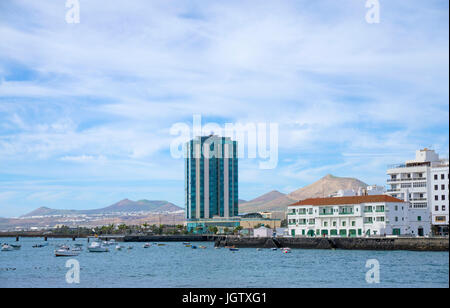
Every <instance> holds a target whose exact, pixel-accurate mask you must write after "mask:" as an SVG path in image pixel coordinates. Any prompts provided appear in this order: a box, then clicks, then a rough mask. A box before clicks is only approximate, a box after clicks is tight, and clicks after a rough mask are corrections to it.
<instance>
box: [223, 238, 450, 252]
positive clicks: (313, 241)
mask: <svg viewBox="0 0 450 308" xmlns="http://www.w3.org/2000/svg"><path fill="white" fill-rule="evenodd" d="M214 245H215V247H236V248H286V247H288V248H292V249H346V250H410V251H449V238H448V237H428V238H427V237H421V238H413V237H352V238H344V237H278V238H275V237H258V238H255V237H217V238H216V241H215V243H214Z"/></svg>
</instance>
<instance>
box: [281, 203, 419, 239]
mask: <svg viewBox="0 0 450 308" xmlns="http://www.w3.org/2000/svg"><path fill="white" fill-rule="evenodd" d="M408 209H409V206H408V203H406V202H404V201H403V200H400V199H397V198H394V197H391V196H387V195H365V196H347V197H331V198H311V199H306V200H302V201H299V202H297V203H294V204H292V205H289V206H288V213H287V216H288V229H289V234H290V235H292V236H345V237H347V236H351V237H358V236H371V235H403V234H413V233H412V232H411V231H412V230H411V229H410V228H409V225H408V219H409V218H408Z"/></svg>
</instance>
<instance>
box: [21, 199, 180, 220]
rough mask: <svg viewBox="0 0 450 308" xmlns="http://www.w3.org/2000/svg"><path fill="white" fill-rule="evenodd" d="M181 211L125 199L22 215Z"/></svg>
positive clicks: (161, 203) (163, 203) (159, 203)
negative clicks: (98, 206)
mask: <svg viewBox="0 0 450 308" xmlns="http://www.w3.org/2000/svg"><path fill="white" fill-rule="evenodd" d="M180 210H183V209H182V208H180V207H179V206H177V205H175V204H173V203H170V202H168V201H160V200H153V201H152V200H139V201H132V200H129V199H124V200H122V201H119V202H117V203H114V204H112V205H110V206H108V207H105V208H101V209H95V210H57V209H51V208H48V207H40V208H38V209H36V210H34V211H32V212H30V213H28V214H25V215H22V216H21V217H22V218H23V217H32V216H54V215H82V214H86V215H92V214H108V213H130V212H152V213H164V212H176V211H180Z"/></svg>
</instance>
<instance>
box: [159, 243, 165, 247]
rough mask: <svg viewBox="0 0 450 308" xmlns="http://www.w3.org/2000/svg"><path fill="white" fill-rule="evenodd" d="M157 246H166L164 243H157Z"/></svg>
mask: <svg viewBox="0 0 450 308" xmlns="http://www.w3.org/2000/svg"><path fill="white" fill-rule="evenodd" d="M157 245H158V246H166V244H162V243H159V244H157Z"/></svg>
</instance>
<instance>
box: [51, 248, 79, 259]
mask: <svg viewBox="0 0 450 308" xmlns="http://www.w3.org/2000/svg"><path fill="white" fill-rule="evenodd" d="M78 255H79V252H77V251H73V250H70V249H69V250H67V249H57V250H55V257H76V256H78Z"/></svg>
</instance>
